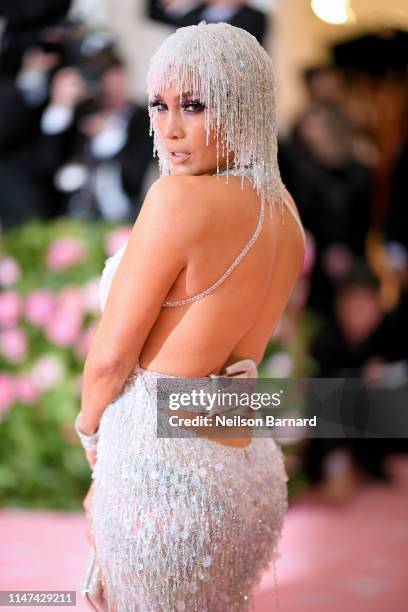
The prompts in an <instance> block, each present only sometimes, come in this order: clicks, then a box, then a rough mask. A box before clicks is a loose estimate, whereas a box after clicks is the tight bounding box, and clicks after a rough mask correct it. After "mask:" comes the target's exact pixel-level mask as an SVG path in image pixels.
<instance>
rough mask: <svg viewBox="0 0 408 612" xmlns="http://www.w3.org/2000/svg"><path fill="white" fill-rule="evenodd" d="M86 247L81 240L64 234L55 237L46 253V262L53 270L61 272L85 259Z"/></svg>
mask: <svg viewBox="0 0 408 612" xmlns="http://www.w3.org/2000/svg"><path fill="white" fill-rule="evenodd" d="M85 255H86V249H85V245H84V243H83V242H82V240H78V239H77V238H71V237H69V236H66V237H64V238H57V239H56V240H54V242H52V243H51V244H50V246H49V247H48V250H47V253H46V263H47V265H48V267H49V269H50V270H52V271H53V272H61V271H63V270H65V268H68V267H70V266H75V265H77V264H79V263H81V262H82V261H83V260H84V259H85Z"/></svg>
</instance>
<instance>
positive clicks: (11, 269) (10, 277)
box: [0, 256, 21, 287]
mask: <svg viewBox="0 0 408 612" xmlns="http://www.w3.org/2000/svg"><path fill="white" fill-rule="evenodd" d="M20 276H21V270H20V266H19V265H18V263H17V261H16V260H15V259H14V257H11V256H6V257H3V258H2V259H0V285H3V286H4V287H8V286H9V285H14V283H15V282H16V281H18V279H19V278H20Z"/></svg>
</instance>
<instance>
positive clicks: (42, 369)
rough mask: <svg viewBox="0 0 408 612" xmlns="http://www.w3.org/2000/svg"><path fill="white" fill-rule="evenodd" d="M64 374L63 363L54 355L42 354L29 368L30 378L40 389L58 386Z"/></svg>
mask: <svg viewBox="0 0 408 612" xmlns="http://www.w3.org/2000/svg"><path fill="white" fill-rule="evenodd" d="M64 376H65V367H64V364H63V362H62V361H61V359H60V358H59V357H57V356H56V355H43V356H42V357H40V359H38V361H37V362H36V364H35V365H34V367H33V368H32V370H31V380H32V381H33V383H34V385H35V386H36V387H37V388H38V389H40V390H41V391H45V390H47V389H52V388H53V387H56V386H58V385H59V384H60V383H61V382H62V381H63V379H64Z"/></svg>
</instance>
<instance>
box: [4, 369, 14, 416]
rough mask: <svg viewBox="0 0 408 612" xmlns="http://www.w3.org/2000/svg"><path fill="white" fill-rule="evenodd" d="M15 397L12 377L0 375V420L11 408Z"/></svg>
mask: <svg viewBox="0 0 408 612" xmlns="http://www.w3.org/2000/svg"><path fill="white" fill-rule="evenodd" d="M15 397H16V389H15V383H14V377H13V376H12V375H11V374H5V373H3V374H1V373H0V418H1V415H2V414H4V413H5V412H6V411H7V410H8V409H9V408H11V406H12V405H13V402H14V400H15Z"/></svg>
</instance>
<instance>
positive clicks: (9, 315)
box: [0, 289, 23, 327]
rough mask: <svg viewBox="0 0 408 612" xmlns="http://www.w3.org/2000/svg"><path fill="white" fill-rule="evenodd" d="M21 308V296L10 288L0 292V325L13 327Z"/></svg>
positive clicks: (18, 317)
mask: <svg viewBox="0 0 408 612" xmlns="http://www.w3.org/2000/svg"><path fill="white" fill-rule="evenodd" d="M22 309H23V301H22V299H21V297H20V296H19V295H18V294H17V293H16V292H15V291H12V290H11V289H7V290H6V291H2V292H0V327H13V326H14V325H16V324H17V323H18V321H19V319H20V316H21V313H22Z"/></svg>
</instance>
